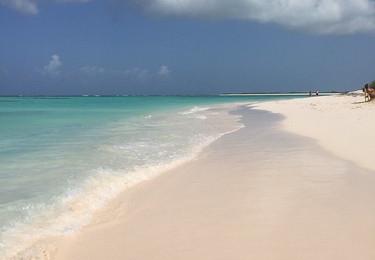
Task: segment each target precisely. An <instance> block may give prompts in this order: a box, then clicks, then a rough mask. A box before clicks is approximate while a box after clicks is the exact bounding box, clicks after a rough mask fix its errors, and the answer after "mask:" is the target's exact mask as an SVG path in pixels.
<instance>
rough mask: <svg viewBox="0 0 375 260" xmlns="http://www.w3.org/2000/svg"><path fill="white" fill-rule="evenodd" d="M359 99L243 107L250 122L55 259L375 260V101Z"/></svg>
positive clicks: (129, 194)
mask: <svg viewBox="0 0 375 260" xmlns="http://www.w3.org/2000/svg"><path fill="white" fill-rule="evenodd" d="M362 101H363V98H362V97H360V96H359V97H351V96H330V97H312V98H306V99H293V100H285V101H272V102H269V103H260V104H257V105H255V106H254V105H252V106H251V107H253V108H254V107H255V108H256V109H253V108H248V107H246V106H244V107H242V108H241V109H240V110H239V111H237V112H236V113H239V114H241V115H242V117H243V118H242V123H243V124H244V125H245V127H244V128H241V129H240V130H238V131H236V132H234V133H231V134H228V135H225V136H223V137H222V138H220V139H219V140H217V141H216V142H214V143H213V144H212V145H210V146H209V147H208V148H206V149H205V150H204V151H203V152H202V153H201V154H200V155H199V156H198V158H196V159H195V160H193V161H190V162H187V163H185V164H184V165H182V166H179V167H178V168H176V169H173V170H171V171H169V172H166V173H164V174H162V175H161V176H159V177H157V178H155V179H153V180H151V181H147V182H143V183H141V184H139V185H137V186H135V187H133V188H131V189H129V190H127V191H125V192H124V193H123V194H122V195H121V196H119V197H118V198H117V199H116V200H115V201H114V202H113V203H111V204H110V205H109V206H108V207H107V208H106V209H104V210H102V211H101V212H99V213H98V214H97V216H96V217H95V220H94V221H93V223H92V224H90V225H89V226H87V227H85V228H84V229H83V230H82V231H81V232H79V233H76V234H73V235H69V236H66V237H64V238H62V239H58V240H57V242H56V243H55V247H54V248H53V250H51V251H50V252H49V255H48V257H49V258H53V259H59V260H62V259H64V260H67V259H69V260H74V259H77V260H78V259H79V260H83V259H94V260H95V259H129V260H138V259H139V260H145V259H149V260H151V259H152V260H159V259H160V260H168V259H171V260H172V259H173V260H176V259H180V260H184V259H186V260H188V259H189V260H191V259H195V260H209V259H215V260H219V259H223V260H224V259H226V260H229V259H257V260H263V259H264V260H265V259H267V260H284V259H285V260H291V259H298V260H305V259H306V260H310V259H311V260H334V259H339V260H345V259H347V260H353V259H361V260H373V259H375V247H374V246H375V203H373V198H374V197H375V188H374V187H375V172H374V170H375V164H373V163H372V157H373V156H372V155H373V154H374V152H375V145H374V142H373V141H372V134H373V133H374V132H375V131H374V130H375V123H374V122H373V121H371V120H370V119H371V118H372V117H371V113H373V112H374V111H375V103H361V102H362Z"/></svg>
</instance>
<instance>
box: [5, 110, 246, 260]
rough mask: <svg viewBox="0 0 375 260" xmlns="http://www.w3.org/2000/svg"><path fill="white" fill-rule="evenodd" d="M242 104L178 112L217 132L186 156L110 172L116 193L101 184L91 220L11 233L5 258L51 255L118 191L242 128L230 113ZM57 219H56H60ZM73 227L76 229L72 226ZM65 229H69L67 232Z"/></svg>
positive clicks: (90, 212) (181, 162) (78, 205)
mask: <svg viewBox="0 0 375 260" xmlns="http://www.w3.org/2000/svg"><path fill="white" fill-rule="evenodd" d="M246 104H247V103H246ZM240 105H244V103H232V104H231V103H229V104H217V105H215V106H213V107H204V108H203V109H197V107H193V108H192V109H190V110H186V111H185V110H184V111H182V112H179V114H181V115H184V116H188V117H192V118H195V117H197V118H198V117H199V120H204V121H205V122H207V123H208V124H212V127H213V128H214V130H215V131H214V132H215V133H216V134H215V135H211V136H210V137H209V138H205V137H204V136H202V137H201V138H200V140H199V142H198V143H196V144H194V145H193V146H192V147H190V146H189V147H186V148H187V149H186V154H185V155H184V156H183V157H178V158H174V159H173V160H172V161H166V162H165V163H162V164H157V165H153V166H147V167H143V168H139V169H136V170H135V171H134V172H130V173H128V174H126V176H123V177H121V176H119V177H116V178H114V177H111V176H107V179H109V180H110V181H111V182H110V183H109V184H110V185H109V186H110V189H111V191H112V190H113V189H114V191H113V192H112V193H114V194H112V193H111V194H105V193H103V192H104V191H105V190H104V189H105V187H102V188H104V189H102V190H103V192H101V193H100V194H98V196H100V195H101V196H104V198H103V203H101V204H102V206H101V207H99V208H98V207H96V208H95V209H94V208H93V207H94V206H89V209H87V214H86V215H90V216H85V215H84V217H85V218H89V219H90V220H89V221H88V222H85V223H82V224H81V225H75V223H76V222H74V223H73V225H71V223H63V224H61V225H68V228H62V227H61V228H60V227H58V230H59V231H61V232H63V233H61V232H59V234H53V232H51V234H48V235H44V236H43V235H39V234H38V235H37V236H36V237H33V236H30V237H29V240H28V241H23V240H20V239H18V240H16V239H13V238H12V234H10V235H9V238H10V240H9V239H8V240H6V242H8V241H9V242H10V246H9V247H7V248H6V251H4V254H3V255H2V257H5V258H6V259H20V258H22V259H24V258H25V259H33V258H35V257H37V258H38V259H39V258H41V259H50V257H51V255H53V252H54V251H55V245H54V244H55V241H58V240H60V239H61V238H63V237H65V236H70V235H71V234H76V233H79V232H80V231H81V229H84V228H85V227H86V226H90V225H92V224H95V223H96V222H97V221H98V219H99V221H100V217H97V216H99V215H101V213H102V212H103V211H106V209H108V207H110V206H109V205H111V203H112V202H113V201H115V200H116V198H117V197H118V196H119V194H122V193H123V192H127V191H128V190H130V189H132V188H133V187H135V186H137V185H142V183H144V182H148V181H151V180H153V179H155V178H156V177H159V175H162V174H164V173H165V172H169V171H171V170H173V169H175V168H178V167H180V166H181V165H185V164H187V163H188V162H190V161H193V160H195V159H196V158H197V157H198V156H199V154H200V153H201V152H202V150H203V149H205V147H207V146H209V145H210V144H211V143H212V142H215V140H217V139H219V138H220V137H221V136H223V135H226V134H230V133H232V132H234V131H237V130H238V129H240V128H241V127H242V125H241V124H240V123H239V122H238V116H234V115H231V114H230V113H229V112H230V111H231V110H233V109H235V108H236V107H237V106H240ZM202 122H203V121H202ZM188 130H189V129H188ZM104 177H105V176H103V179H102V182H103V183H104V182H106V183H107V184H108V180H105V179H104ZM110 177H111V178H110ZM116 182H117V183H116ZM100 191H101V190H100ZM94 195H95V194H94ZM78 199H79V198H77V199H76V200H78ZM84 199H85V198H84ZM98 199H100V197H98ZM93 202H95V201H93ZM84 206H87V205H85V204H84V202H83V203H80V202H79V201H75V203H74V204H73V205H71V208H69V211H68V212H65V213H66V214H65V215H63V216H58V220H65V219H68V218H67V216H66V215H67V214H74V212H75V211H76V210H79V212H81V213H84V211H85V210H86V209H85V207H84ZM70 211H71V212H70ZM68 217H70V215H68ZM77 217H81V216H77ZM68 220H69V219H68ZM72 220H73V219H72ZM36 221H38V219H36ZM73 221H74V220H73ZM55 222H56V223H57V222H60V221H55ZM27 224H29V226H30V227H29V226H26V227H25V228H29V229H32V228H33V226H32V223H27ZM36 224H37V225H38V226H39V225H42V221H40V220H39V222H36ZM37 228H38V227H37ZM48 228H50V227H48ZM52 228H54V227H52ZM71 228H75V229H74V230H71ZM63 230H66V232H65V231H63ZM30 233H32V232H30ZM4 234H5V233H4ZM21 239H23V237H21ZM21 242H25V243H21ZM14 252H16V253H14Z"/></svg>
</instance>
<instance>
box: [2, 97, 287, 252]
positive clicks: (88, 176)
mask: <svg viewBox="0 0 375 260" xmlns="http://www.w3.org/2000/svg"><path fill="white" fill-rule="evenodd" d="M285 98H291V97H288V96H283V97H278V96H257V97H48V98H47V97H44V98H41V97H39V98H34V97H22V98H21V97H2V98H0V258H1V256H6V255H9V254H12V253H14V252H18V251H22V250H24V249H25V248H26V247H28V246H29V245H30V244H31V243H32V242H34V241H37V240H40V239H43V238H44V237H46V236H51V235H61V234H66V233H70V232H74V231H75V230H77V229H79V228H80V227H81V226H82V225H84V224H86V223H88V222H89V221H90V217H91V215H92V213H93V212H94V211H95V210H96V209H98V208H100V207H102V206H103V205H105V203H106V202H107V201H108V200H110V199H111V198H113V197H114V196H115V195H117V194H118V193H119V192H120V191H122V190H124V189H125V188H126V187H128V186H131V185H133V184H135V183H138V182H140V181H143V180H146V179H148V178H150V176H152V175H153V174H156V173H157V172H160V171H162V170H165V169H167V168H168V167H172V166H173V165H174V163H176V162H178V161H181V160H183V159H184V158H185V159H186V158H190V157H191V156H193V155H194V153H196V151H198V150H199V149H198V148H199V147H202V146H204V145H206V144H208V143H210V142H211V141H213V140H215V138H217V137H219V136H220V135H221V134H223V133H222V129H221V128H220V127H219V126H218V125H215V124H212V123H207V122H209V121H207V119H208V117H210V113H208V111H209V108H211V107H214V106H215V105H218V104H222V103H236V102H256V101H261V100H271V99H285ZM212 115H214V114H212Z"/></svg>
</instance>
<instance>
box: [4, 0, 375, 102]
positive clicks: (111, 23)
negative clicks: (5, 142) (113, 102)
mask: <svg viewBox="0 0 375 260" xmlns="http://www.w3.org/2000/svg"><path fill="white" fill-rule="evenodd" d="M374 32H375V7H374V2H373V1H372V0H341V1H337V0H320V1H318V0H305V1H303V0H299V1H296V0H282V1H275V0H270V1H261V0H227V1H225V0H142V1H116V0H112V1H99V0H91V1H90V0H55V1H53V0H50V1H48V0H45V1H37V0H0V95H13V94H15V95H18V94H23V95H38V94H45V95H64V94H78V95H79V94H109V95H111V94H217V93H223V92H259V91H262V92H263V91H306V90H310V89H312V90H315V89H318V88H319V89H321V90H349V89H355V88H359V87H360V86H361V85H362V84H364V83H365V82H366V81H370V80H373V79H375V69H374V65H373V63H374V61H375V51H374V50H375V47H374V46H375V34H374Z"/></svg>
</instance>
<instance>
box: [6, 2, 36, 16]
mask: <svg viewBox="0 0 375 260" xmlns="http://www.w3.org/2000/svg"><path fill="white" fill-rule="evenodd" d="M0 5H3V6H6V7H9V8H11V9H14V10H16V11H18V12H21V13H24V14H37V13H38V11H39V10H38V6H37V4H36V1H33V0H0Z"/></svg>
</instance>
